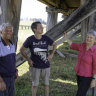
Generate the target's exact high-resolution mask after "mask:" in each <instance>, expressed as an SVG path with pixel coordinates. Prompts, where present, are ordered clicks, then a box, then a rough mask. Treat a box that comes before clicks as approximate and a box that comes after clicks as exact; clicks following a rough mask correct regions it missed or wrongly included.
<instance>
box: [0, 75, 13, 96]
mask: <svg viewBox="0 0 96 96" xmlns="http://www.w3.org/2000/svg"><path fill="white" fill-rule="evenodd" d="M3 80H4V82H5V84H6V90H5V91H0V96H15V90H14V83H15V78H14V77H8V78H5V77H4V78H3Z"/></svg>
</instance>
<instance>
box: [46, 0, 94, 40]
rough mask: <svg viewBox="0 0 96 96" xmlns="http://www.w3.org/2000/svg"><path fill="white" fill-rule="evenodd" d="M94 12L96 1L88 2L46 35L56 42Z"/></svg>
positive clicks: (90, 0) (88, 0)
mask: <svg viewBox="0 0 96 96" xmlns="http://www.w3.org/2000/svg"><path fill="white" fill-rule="evenodd" d="M94 12H96V0H87V1H86V3H85V4H84V5H82V6H80V8H78V9H77V10H76V11H74V12H73V13H72V14H71V15H70V16H68V17H67V18H66V19H65V20H63V21H61V22H60V23H58V24H57V25H55V26H54V27H53V28H52V29H51V30H49V31H48V32H47V33H46V35H48V36H50V38H52V39H53V40H56V39H57V38H59V37H60V36H62V34H64V32H68V31H69V30H71V29H72V28H73V27H74V26H76V25H77V24H79V23H80V22H81V21H83V20H84V19H86V18H87V17H88V16H90V15H91V14H93V13H94Z"/></svg>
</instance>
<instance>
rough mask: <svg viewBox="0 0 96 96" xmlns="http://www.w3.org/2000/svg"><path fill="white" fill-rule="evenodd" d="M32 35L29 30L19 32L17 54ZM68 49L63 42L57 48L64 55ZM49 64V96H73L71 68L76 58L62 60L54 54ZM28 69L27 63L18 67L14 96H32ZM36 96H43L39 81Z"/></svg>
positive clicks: (74, 92) (74, 82) (74, 83)
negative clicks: (39, 95) (37, 95)
mask: <svg viewBox="0 0 96 96" xmlns="http://www.w3.org/2000/svg"><path fill="white" fill-rule="evenodd" d="M21 23H22V25H24V24H25V23H26V24H27V23H28V24H29V22H21ZM30 24H31V22H30ZM30 24H29V25H30ZM45 29H46V28H45V25H44V32H45ZM32 34H33V32H32V31H31V30H19V34H18V36H19V38H18V48H17V53H18V52H19V49H20V46H21V45H22V44H23V42H24V41H25V40H26V38H27V37H28V36H30V35H32ZM66 46H67V47H66ZM68 47H69V46H68V44H67V43H66V42H65V43H63V44H62V46H59V47H58V49H59V50H61V51H62V53H64V52H65V51H66V48H67V49H69V48H68ZM50 63H51V75H50V86H49V87H50V96H75V94H76V90H77V84H76V76H75V73H74V70H73V67H74V65H75V64H76V58H70V57H66V58H63V57H60V56H59V55H58V54H57V53H55V55H54V57H53V59H52V61H51V62H50ZM28 68H29V66H28V64H27V62H25V63H24V64H22V65H21V66H19V67H18V70H19V77H18V79H17V81H16V84H15V96H32V91H31V87H32V83H31V77H30V74H29V69H28ZM37 94H41V95H42V96H44V91H43V84H42V80H40V84H39V86H38V90H37Z"/></svg>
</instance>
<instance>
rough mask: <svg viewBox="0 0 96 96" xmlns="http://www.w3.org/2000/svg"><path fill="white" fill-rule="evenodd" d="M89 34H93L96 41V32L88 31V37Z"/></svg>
mask: <svg viewBox="0 0 96 96" xmlns="http://www.w3.org/2000/svg"><path fill="white" fill-rule="evenodd" d="M88 34H92V35H93V36H94V37H95V39H96V31H95V30H90V31H88V33H87V35H88Z"/></svg>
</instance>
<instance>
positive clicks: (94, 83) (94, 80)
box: [90, 79, 96, 88]
mask: <svg viewBox="0 0 96 96" xmlns="http://www.w3.org/2000/svg"><path fill="white" fill-rule="evenodd" d="M95 85H96V79H92V81H91V84H90V88H93V87H95Z"/></svg>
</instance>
